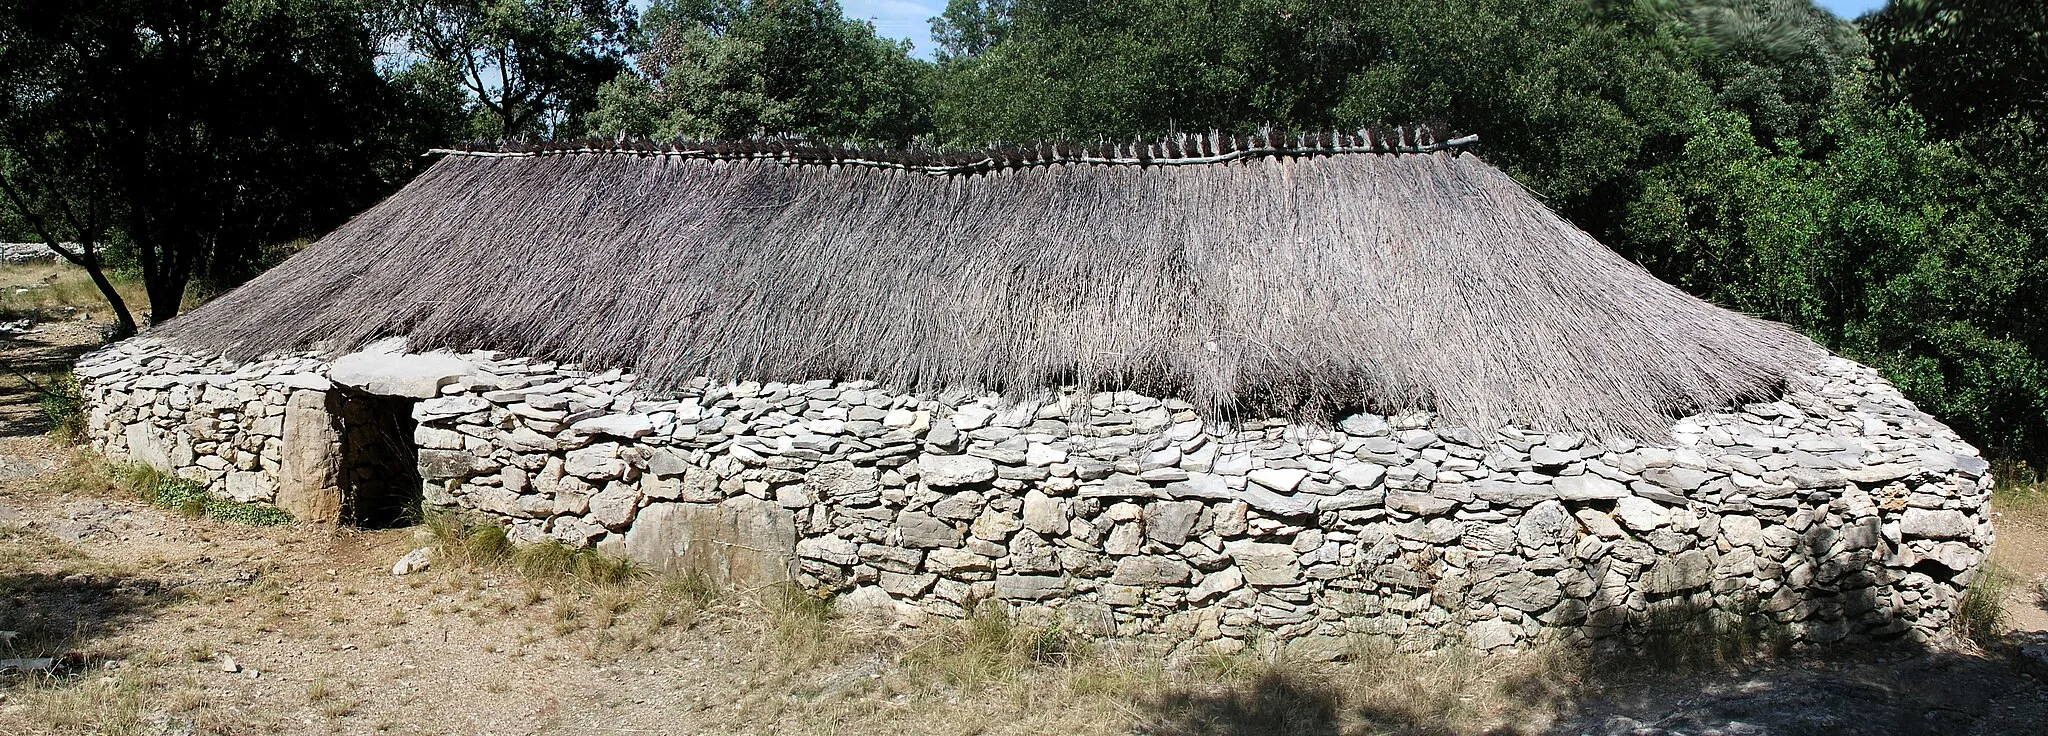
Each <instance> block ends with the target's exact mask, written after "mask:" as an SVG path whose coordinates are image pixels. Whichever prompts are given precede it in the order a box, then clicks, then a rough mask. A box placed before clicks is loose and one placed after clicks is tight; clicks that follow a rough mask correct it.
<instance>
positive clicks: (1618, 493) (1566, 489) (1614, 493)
mask: <svg viewBox="0 0 2048 736" xmlns="http://www.w3.org/2000/svg"><path fill="white" fill-rule="evenodd" d="M1552 485H1554V486H1556V488H1557V495H1558V497H1559V498H1563V499H1564V500H1566V501H1612V500H1614V499H1617V498H1621V497H1623V496H1626V495H1628V487H1627V486H1624V485H1622V484H1620V483H1616V482H1614V481H1611V480H1608V479H1606V478H1602V477H1600V476H1597V475H1593V474H1591V473H1587V474H1585V475H1566V476H1561V477H1559V478H1558V479H1557V480H1556V481H1553V482H1552Z"/></svg>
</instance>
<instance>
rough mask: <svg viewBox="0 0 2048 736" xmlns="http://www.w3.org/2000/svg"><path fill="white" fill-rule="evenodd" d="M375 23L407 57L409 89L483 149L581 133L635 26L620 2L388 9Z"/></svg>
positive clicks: (493, 0) (408, 1) (515, 1)
mask: <svg viewBox="0 0 2048 736" xmlns="http://www.w3.org/2000/svg"><path fill="white" fill-rule="evenodd" d="M382 17H383V18H384V20H385V23H386V24H387V25H388V27H389V28H390V29H391V32H392V33H393V35H394V36H396V37H397V38H398V39H400V40H402V42H403V43H404V45H405V48H406V49H407V50H408V51H410V52H411V54H412V63H410V64H405V65H402V66H401V67H400V68H401V69H402V70H403V72H404V73H405V74H406V75H408V77H409V79H408V81H409V82H411V83H414V84H417V85H418V86H419V87H420V88H421V89H424V90H434V91H435V93H436V95H437V97H438V98H439V101H440V102H441V103H442V104H444V105H446V104H449V103H453V104H454V105H456V106H457V107H458V109H460V111H461V112H460V116H461V117H462V118H464V119H465V125H464V131H463V133H464V134H466V136H467V137H469V138H471V139H483V140H502V139H507V138H519V137H529V136H531V137H549V136H554V135H563V136H567V135H570V134H574V133H576V132H577V131H580V130H582V129H583V127H584V125H585V123H584V120H585V118H586V117H587V116H588V115H590V114H591V112H592V111H593V110H595V109H596V108H597V107H598V105H599V95H598V88H599V87H600V86H601V85H603V84H604V83H605V82H607V81H610V80H611V79H613V78H614V77H617V76H618V75H619V73H620V72H622V71H624V70H625V69H626V66H627V64H626V58H627V53H628V51H629V50H630V49H629V47H628V41H629V39H631V38H632V37H633V34H634V25H635V21H636V19H635V14H634V12H633V10H632V8H631V6H630V5H629V3H628V2H627V0H387V6H386V7H385V8H384V12H383V14H382ZM451 97H452V99H451ZM443 109H446V108H443Z"/></svg>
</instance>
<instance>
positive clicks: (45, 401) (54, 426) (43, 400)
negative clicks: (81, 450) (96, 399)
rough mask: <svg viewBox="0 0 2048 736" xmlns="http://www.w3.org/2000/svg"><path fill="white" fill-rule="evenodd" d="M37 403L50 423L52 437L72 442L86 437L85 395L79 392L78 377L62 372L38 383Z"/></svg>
mask: <svg viewBox="0 0 2048 736" xmlns="http://www.w3.org/2000/svg"><path fill="white" fill-rule="evenodd" d="M36 407H37V408H39V409H41V410H42V412H43V419H44V420H46V421H48V422H49V423H50V436H51V437H54V438H56V439H57V440H59V441H62V442H64V443H66V444H74V445H75V444H78V443H79V442H81V441H83V440H84V439H85V398H84V397H83V396H81V395H79V393H78V378H77V377H75V376H72V375H71V374H70V373H65V374H64V375H62V376H58V377H56V378H54V379H52V380H49V381H45V382H44V383H43V384H42V385H41V386H38V387H37V390H36Z"/></svg>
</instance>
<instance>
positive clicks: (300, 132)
mask: <svg viewBox="0 0 2048 736" xmlns="http://www.w3.org/2000/svg"><path fill="white" fill-rule="evenodd" d="M367 10H368V8H366V7H365V6H364V5H362V4H359V3H355V2H340V1H336V0H108V1H106V2H95V3H46V2H37V1H36V0H0V153H4V160H0V175H4V178H5V181H6V184H7V186H6V191H5V192H4V194H5V197H6V204H7V206H9V207H11V208H13V209H14V210H15V211H16V214H17V215H18V216H19V217H20V218H21V219H22V220H24V221H26V222H28V223H29V224H30V226H31V227H33V228H34V229H35V230H36V231H37V236H38V237H40V238H42V239H44V240H45V242H48V243H50V244H51V245H52V247H53V248H57V249H58V250H59V252H60V253H62V254H64V256H65V257H66V258H67V259H70V260H72V261H73V262H74V263H78V264H79V265H81V266H84V267H86V269H87V270H88V271H89V272H90V273H92V274H93V275H94V280H95V281H96V282H97V283H98V284H99V285H100V288H101V290H102V291H103V292H105V293H106V295H107V297H108V301H109V302H110V303H111V304H112V305H113V306H114V308H115V311H116V312H118V313H119V314H120V319H121V322H122V325H123V326H124V327H132V326H133V325H134V324H135V321H134V319H133V317H132V315H131V314H130V313H129V311H128V309H127V307H126V305H125V304H123V303H122V302H121V301H120V297H119V295H118V294H117V293H115V292H114V291H113V289H112V287H111V285H109V284H108V283H107V280H106V278H105V277H104V271H105V269H106V267H107V266H108V265H109V263H111V262H113V261H117V260H118V261H124V262H126V263H132V264H133V265H134V266H135V267H136V268H137V269H139V270H140V271H141V274H142V279H143V285H144V287H145V289H146V291H147V292H148V296H149V310H150V320H151V321H152V322H161V321H163V320H166V319H169V318H171V317H172V316H173V315H175V314H177V312H178V309H179V306H180V304H181V302H182V301H183V299H184V296H185V293H186V288H187V286H188V285H189V284H191V283H193V281H194V280H195V279H197V280H203V281H206V282H209V283H214V284H232V283H234V282H236V281H238V280H240V279H241V278H245V277H246V276H247V275H248V274H249V273H250V272H251V270H252V269H253V268H254V267H255V266H254V264H255V263H256V262H257V261H258V259H259V257H260V254H261V253H262V251H263V249H264V248H266V247H267V246H271V245H273V244H277V243H281V242H284V241H288V240H291V239H293V238H299V237H304V236H307V235H311V234H316V233H319V232H322V231H324V230H325V229H327V228H330V227H332V226H334V225H336V224H339V223H340V222H341V221H342V220H344V219H346V218H347V217H349V216H351V215H352V214H354V213H355V212H356V211H357V210H359V209H360V208H361V207H363V206H364V205H366V204H368V203H369V202H371V201H374V200H375V199H376V198H377V197H380V196H382V195H383V194H384V193H385V192H387V191H389V188H390V187H391V186H392V183H393V182H394V181H396V180H399V179H402V178H403V177H405V176H407V175H409V174H410V173H411V171H412V170H413V167H414V166H415V165H416V164H415V161H416V156H417V153H418V151H419V149H421V148H423V147H424V143H425V138H426V137H429V136H432V135H434V134H435V133H434V131H432V130H429V129H424V128H422V127H421V126H420V125H419V124H418V119H417V118H415V117H413V113H415V112H417V111H418V107H417V105H416V102H415V101H414V100H410V99H408V98H407V97H405V96H404V95H403V94H401V93H400V92H399V91H398V90H397V89H395V88H394V87H393V86H392V85H390V84H389V83H388V82H387V81H386V80H385V79H384V78H382V77H381V76H379V74H378V72H377V68H376V59H377V56H378V40H379V39H378V37H377V35H376V34H375V33H373V32H372V30H371V27H370V26H369V24H368V23H367V22H366V18H367V15H366V12H367ZM66 241H69V242H75V243H78V246H77V248H76V249H68V248H63V247H59V246H58V245H57V244H58V243H61V242H66Z"/></svg>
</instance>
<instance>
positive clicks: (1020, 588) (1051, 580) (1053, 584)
mask: <svg viewBox="0 0 2048 736" xmlns="http://www.w3.org/2000/svg"><path fill="white" fill-rule="evenodd" d="M1066 589H1067V585H1066V580H1065V579H1064V578H1061V577H1060V576H1058V575H997V576H996V597H997V598H1012V599H1018V598H1021V599H1024V600H1033V601H1040V600H1045V599H1047V598H1051V597H1054V596H1057V595H1060V594H1062V593H1065V592H1066Z"/></svg>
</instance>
